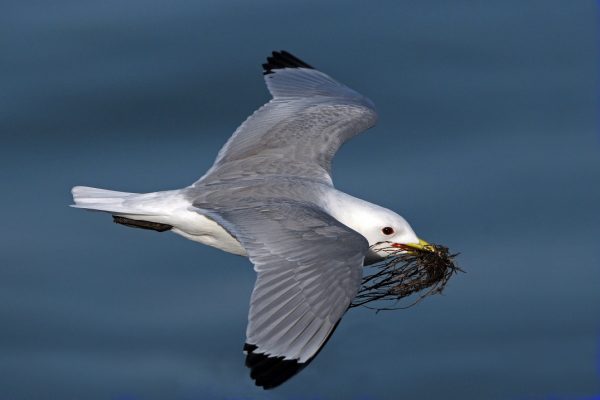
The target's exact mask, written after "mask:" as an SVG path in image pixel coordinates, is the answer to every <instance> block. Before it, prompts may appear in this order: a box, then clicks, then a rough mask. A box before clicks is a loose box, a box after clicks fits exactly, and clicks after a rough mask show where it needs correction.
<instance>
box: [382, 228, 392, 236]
mask: <svg viewBox="0 0 600 400" xmlns="http://www.w3.org/2000/svg"><path fill="white" fill-rule="evenodd" d="M381 232H383V234H384V235H391V234H392V233H394V229H393V228H391V227H389V226H386V227H385V228H383V229H382V230H381Z"/></svg>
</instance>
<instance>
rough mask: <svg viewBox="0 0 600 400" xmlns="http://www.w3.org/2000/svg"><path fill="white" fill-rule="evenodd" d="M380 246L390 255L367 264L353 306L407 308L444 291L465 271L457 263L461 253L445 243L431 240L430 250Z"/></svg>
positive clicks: (389, 308) (382, 308)
mask: <svg viewBox="0 0 600 400" xmlns="http://www.w3.org/2000/svg"><path fill="white" fill-rule="evenodd" d="M379 246H381V245H380V244H379ZM378 249H379V250H384V251H387V252H388V253H389V254H390V255H389V257H387V258H385V259H384V260H383V261H381V262H379V263H376V264H373V265H369V266H366V267H365V275H364V277H363V282H362V285H361V287H360V289H359V291H358V294H357V295H356V297H355V299H354V301H353V302H352V304H351V305H350V307H358V306H364V307H367V308H371V309H374V310H376V311H378V312H379V311H382V310H396V309H402V308H408V307H411V306H413V305H415V304H417V303H418V302H420V301H421V300H423V299H424V298H425V297H428V296H430V295H433V294H438V293H441V292H442V291H443V289H444V287H445V286H446V284H447V283H448V281H449V280H450V278H451V277H452V276H453V275H454V274H456V273H457V272H464V271H462V270H461V269H460V268H458V267H457V266H456V264H455V263H454V258H455V257H456V256H457V255H458V253H457V254H450V252H449V251H448V248H447V247H444V246H440V245H436V244H430V245H429V246H428V249H427V250H416V249H411V250H410V251H403V250H401V249H398V248H395V247H384V248H383V249H382V248H381V247H378ZM390 304H391V305H390Z"/></svg>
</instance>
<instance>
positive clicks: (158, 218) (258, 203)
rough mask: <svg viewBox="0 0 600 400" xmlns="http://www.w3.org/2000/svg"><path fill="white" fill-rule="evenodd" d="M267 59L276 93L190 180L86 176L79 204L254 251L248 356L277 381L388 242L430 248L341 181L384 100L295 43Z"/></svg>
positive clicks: (316, 345)
mask: <svg viewBox="0 0 600 400" xmlns="http://www.w3.org/2000/svg"><path fill="white" fill-rule="evenodd" d="M263 66H264V68H265V80H266V83H267V87H268V88H269V91H270V92H271V94H272V95H273V99H272V100H271V101H270V102H268V103H267V104H265V105H264V106H263V107H261V108H260V109H258V110H257V111H256V112H255V113H254V114H253V115H251V116H250V117H249V118H248V119H247V120H246V121H245V122H244V123H243V124H242V125H241V126H240V127H239V128H238V129H237V130H236V132H235V133H234V134H233V136H232V137H231V138H230V139H229V141H228V142H227V144H226V145H225V146H224V147H223V149H222V150H221V151H220V152H219V155H218V156H217V159H216V161H215V163H214V165H213V166H212V168H211V169H210V170H209V171H208V172H207V173H206V174H205V175H204V176H203V177H202V178H200V179H199V180H198V181H197V182H195V183H194V184H192V185H190V186H188V187H186V188H183V189H179V190H171V191H163V192H155V193H147V194H136V193H123V192H115V191H110V190H103V189H96V188H89V187H82V186H77V187H75V188H73V198H74V201H75V205H74V206H75V207H78V208H86V209H92V210H98V211H105V212H109V213H111V214H112V215H113V216H115V218H119V219H115V221H116V222H119V223H123V224H125V225H128V226H138V227H145V228H149V229H156V230H159V231H163V230H171V231H172V232H175V233H177V234H179V235H181V236H183V237H185V238H187V239H190V240H193V241H196V242H199V243H202V244H206V245H209V246H213V247H216V248H219V249H221V250H224V251H226V252H229V253H233V254H238V255H242V256H248V257H249V258H250V260H251V261H252V263H253V264H254V268H255V270H256V272H257V281H256V285H255V288H254V291H253V293H252V299H251V303H250V314H249V318H248V328H247V331H246V337H247V340H246V342H247V343H246V345H245V347H244V350H245V352H246V354H247V358H246V365H247V366H248V367H250V368H251V376H252V378H253V379H255V381H256V383H257V385H260V386H263V387H264V388H271V387H275V386H277V385H279V384H281V383H282V382H284V381H285V380H287V379H289V378H290V377H291V376H293V375H294V374H295V373H297V372H298V371H299V370H300V369H302V368H303V367H304V366H306V365H307V364H308V363H309V362H310V361H311V360H312V359H313V358H314V357H315V356H316V354H317V353H318V352H319V350H320V349H321V348H322V346H323V345H324V344H325V342H326V341H327V340H328V338H329V337H330V335H331V334H332V332H333V330H334V329H335V327H336V326H337V324H338V322H339V320H340V319H341V317H342V316H343V314H344V312H345V311H346V310H347V308H348V306H349V304H350V303H351V301H352V299H353V298H354V296H355V295H356V293H357V290H358V288H359V286H360V283H361V276H362V266H363V265H364V264H366V263H371V262H373V261H377V260H378V259H381V258H383V257H385V256H386V254H385V253H382V252H379V251H378V250H376V249H374V248H373V245H375V244H377V243H381V242H386V243H390V244H391V245H409V244H410V245H411V246H420V245H421V243H424V242H422V241H420V239H418V238H417V236H416V235H415V233H414V232H413V230H412V228H411V227H410V225H409V224H408V223H407V222H406V221H405V220H404V219H403V218H402V217H400V216H399V215H398V214H396V213H395V212H393V211H390V210H388V209H386V208H383V207H380V206H377V205H375V204H372V203H369V202H367V201H364V200H361V199H358V198H355V197H353V196H350V195H348V194H346V193H343V192H341V191H339V190H337V189H336V188H334V186H333V183H332V179H331V175H330V171H331V160H332V158H333V156H334V154H335V152H336V151H337V150H338V148H339V147H340V146H341V145H342V144H343V143H344V142H345V141H347V140H348V139H350V138H352V137H353V136H355V135H356V134H358V133H360V132H362V131H364V130H365V129H367V128H369V127H371V126H372V125H374V124H375V122H376V120H377V114H376V112H375V109H374V106H373V103H372V102H371V101H370V100H369V99H367V98H365V97H363V96H362V95H360V94H359V93H357V92H355V91H353V90H352V89H349V88H347V87H346V86H344V85H341V84H340V83H338V82H336V81H335V80H333V79H332V78H330V77H329V76H328V75H325V74H323V73H322V72H319V71H317V70H315V69H313V68H312V67H310V66H309V65H308V64H306V63H304V62H303V61H301V60H299V59H297V58H296V57H294V56H292V55H291V54H289V53H287V52H283V51H282V52H274V53H273V56H272V57H269V59H268V62H267V63H266V64H264V65H263Z"/></svg>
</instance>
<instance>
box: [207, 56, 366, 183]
mask: <svg viewBox="0 0 600 400" xmlns="http://www.w3.org/2000/svg"><path fill="white" fill-rule="evenodd" d="M264 68H265V76H264V77H265V82H266V84H267V87H268V89H269V91H270V93H271V94H272V96H273V98H272V100H271V101H269V102H268V103H267V104H265V105H264V106H262V107H261V108H259V109H258V110H257V111H256V112H254V114H252V115H251V116H250V117H249V118H248V119H247V120H246V121H245V122H244V123H243V124H242V125H240V127H239V128H238V129H237V130H236V131H235V132H234V134H233V135H232V136H231V138H230V139H229V141H228V142H227V143H226V144H225V146H224V147H223V148H222V149H221V151H220V152H219V155H218V156H217V159H216V161H215V163H214V165H213V166H212V168H211V169H210V170H209V171H208V172H207V173H206V174H205V175H204V176H203V177H202V178H201V179H200V180H199V181H198V182H197V184H198V183H214V182H219V181H221V180H222V177H223V176H227V177H228V179H231V177H232V175H235V173H236V171H241V170H244V171H245V172H246V175H247V172H248V171H252V172H254V171H257V172H255V173H254V176H265V175H279V176H281V175H286V176H297V177H304V178H309V179H316V180H320V181H324V182H327V183H331V177H330V174H331V161H332V159H333V156H334V155H335V153H336V152H337V150H338V149H339V147H340V146H341V145H342V144H343V143H344V142H346V141H347V140H349V139H350V138H352V137H353V136H355V135H357V134H359V133H361V132H363V131H365V130H366V129H368V128H370V127H372V126H373V125H375V123H376V121H377V113H376V111H375V107H374V105H373V103H372V102H371V100H369V99H367V98H366V97H364V96H362V95H361V94H359V93H358V92H356V91H354V90H352V89H350V88H348V87H346V86H344V85H342V84H341V83H339V82H337V81H336V80H334V79H332V78H331V77H330V76H328V75H326V74H324V73H322V72H320V71H318V70H316V69H313V68H312V67H310V66H309V65H308V64H306V63H304V62H303V61H301V60H299V59H298V58H296V57H294V56H292V55H291V54H289V53H287V52H283V51H282V52H273V56H272V57H270V58H269V60H268V63H266V64H264ZM261 164H262V165H264V164H266V165H269V167H268V168H264V167H262V168H260V166H261Z"/></svg>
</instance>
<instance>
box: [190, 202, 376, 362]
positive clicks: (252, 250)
mask: <svg viewBox="0 0 600 400" xmlns="http://www.w3.org/2000/svg"><path fill="white" fill-rule="evenodd" d="M198 206H200V207H201V205H198ZM202 212H203V213H204V214H207V215H209V216H210V217H212V218H214V219H215V220H217V222H219V223H220V224H222V225H223V226H224V227H225V228H226V229H227V230H229V231H230V233H232V234H233V235H234V236H235V237H236V238H237V239H238V240H239V241H240V243H242V245H243V246H244V247H245V249H246V251H247V252H248V254H249V257H250V260H251V261H252V262H253V263H254V269H255V270H256V272H257V280H256V285H255V287H254V291H253V292H252V298H251V302H250V313H249V317H248V327H247V331H246V336H247V343H248V344H251V345H254V346H256V347H257V349H255V350H254V352H255V353H263V354H266V355H269V356H274V357H283V358H284V359H286V360H298V362H300V363H304V362H306V361H307V360H310V359H311V358H312V357H313V356H314V355H315V354H316V353H317V352H318V350H319V349H320V348H321V346H322V345H323V344H324V342H325V341H326V339H327V338H328V336H329V335H330V333H331V332H332V330H333V329H334V328H335V326H336V324H337V322H338V321H339V320H340V318H341V317H342V315H343V314H344V312H345V311H346V309H347V308H348V306H349V304H350V302H351V301H352V299H353V298H354V296H355V295H356V292H357V290H358V288H359V286H360V283H361V277H362V265H363V260H364V256H365V253H366V252H367V250H368V243H367V241H366V239H364V238H363V237H362V236H361V235H360V234H358V233H357V232H355V231H353V230H351V229H350V228H348V227H346V226H344V225H342V224H341V223H339V222H338V221H336V220H335V219H334V218H332V217H331V216H329V215H328V214H326V213H325V212H323V211H321V210H319V209H316V208H315V207H314V206H311V205H309V204H307V203H306V204H305V203H297V202H291V201H287V202H277V203H266V204H265V203H263V204H261V205H255V206H246V207H243V208H239V209H236V210H214V211H207V210H202Z"/></svg>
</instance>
